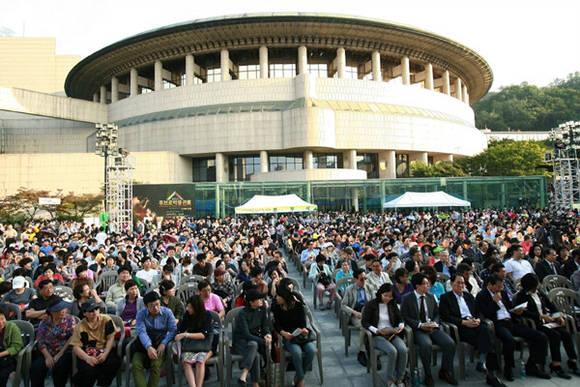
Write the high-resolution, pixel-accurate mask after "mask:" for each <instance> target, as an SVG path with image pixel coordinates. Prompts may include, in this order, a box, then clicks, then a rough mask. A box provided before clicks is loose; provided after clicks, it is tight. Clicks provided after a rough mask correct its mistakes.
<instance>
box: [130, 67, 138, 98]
mask: <svg viewBox="0 0 580 387" xmlns="http://www.w3.org/2000/svg"><path fill="white" fill-rule="evenodd" d="M138 77H139V74H137V69H136V68H132V69H131V72H130V73H129V87H130V88H131V94H130V96H131V97H135V96H136V95H137V94H139V84H138V83H137V79H138Z"/></svg>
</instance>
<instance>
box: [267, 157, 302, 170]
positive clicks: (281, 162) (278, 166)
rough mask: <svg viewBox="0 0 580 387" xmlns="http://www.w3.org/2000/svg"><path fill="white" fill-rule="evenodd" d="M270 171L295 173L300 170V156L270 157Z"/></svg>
mask: <svg viewBox="0 0 580 387" xmlns="http://www.w3.org/2000/svg"><path fill="white" fill-rule="evenodd" d="M268 159H269V160H268V162H269V164H270V171H295V170H298V169H302V155H301V154H287V155H270V156H269V157H268Z"/></svg>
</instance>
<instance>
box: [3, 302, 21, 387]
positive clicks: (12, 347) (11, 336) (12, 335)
mask: <svg viewBox="0 0 580 387" xmlns="http://www.w3.org/2000/svg"><path fill="white" fill-rule="evenodd" d="M7 317H8V310H6V309H5V308H4V307H2V306H1V305H0V337H1V338H2V340H1V341H0V387H6V382H8V378H9V376H10V373H11V372H13V371H15V370H16V355H18V352H20V350H21V349H22V347H23V344H22V337H21V333H20V329H19V328H18V325H16V324H14V323H13V322H10V321H6V318H7Z"/></svg>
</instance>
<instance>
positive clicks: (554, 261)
mask: <svg viewBox="0 0 580 387" xmlns="http://www.w3.org/2000/svg"><path fill="white" fill-rule="evenodd" d="M535 271H536V275H537V276H538V279H539V280H540V282H542V281H543V280H544V278H545V277H546V276H549V275H553V274H559V275H561V273H562V268H561V267H560V264H559V263H558V254H556V250H554V249H552V248H549V249H545V250H544V259H542V260H540V261H539V262H538V263H537V264H536V269H535Z"/></svg>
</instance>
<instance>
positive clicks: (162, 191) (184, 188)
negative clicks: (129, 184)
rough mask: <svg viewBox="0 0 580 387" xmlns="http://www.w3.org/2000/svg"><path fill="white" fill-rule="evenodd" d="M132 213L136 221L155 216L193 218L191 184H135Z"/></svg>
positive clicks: (192, 186)
mask: <svg viewBox="0 0 580 387" xmlns="http://www.w3.org/2000/svg"><path fill="white" fill-rule="evenodd" d="M133 213H134V214H135V217H136V218H137V219H143V218H155V217H157V216H162V217H168V216H194V215H195V186H194V185H193V184H136V185H134V186H133Z"/></svg>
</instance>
